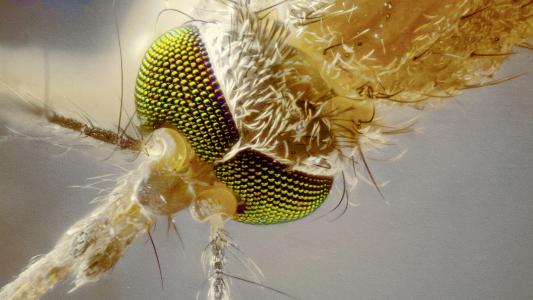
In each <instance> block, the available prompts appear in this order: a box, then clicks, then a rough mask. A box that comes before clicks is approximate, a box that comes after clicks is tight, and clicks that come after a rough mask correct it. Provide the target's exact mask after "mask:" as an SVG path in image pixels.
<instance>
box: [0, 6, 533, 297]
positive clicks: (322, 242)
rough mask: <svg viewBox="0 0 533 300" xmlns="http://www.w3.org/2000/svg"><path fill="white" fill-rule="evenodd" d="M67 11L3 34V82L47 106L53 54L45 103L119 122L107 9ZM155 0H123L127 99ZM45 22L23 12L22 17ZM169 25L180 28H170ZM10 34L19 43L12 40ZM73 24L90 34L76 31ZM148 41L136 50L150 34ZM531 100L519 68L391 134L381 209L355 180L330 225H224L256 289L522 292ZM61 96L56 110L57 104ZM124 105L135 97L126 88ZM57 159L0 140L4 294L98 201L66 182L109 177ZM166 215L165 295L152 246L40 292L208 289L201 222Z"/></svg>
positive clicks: (529, 83) (80, 162)
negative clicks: (254, 271) (251, 267)
mask: <svg viewBox="0 0 533 300" xmlns="http://www.w3.org/2000/svg"><path fill="white" fill-rule="evenodd" d="M12 2H13V1H7V0H0V3H1V4H2V6H1V7H0V8H2V9H0V11H1V13H0V17H2V18H3V20H5V19H6V18H5V14H6V13H7V12H8V11H7V10H5V9H3V8H5V7H9V8H10V9H12V10H11V12H10V13H11V14H14V15H16V14H21V13H22V12H21V11H20V10H18V9H17V8H13V6H10V4H9V3H12ZM86 2H90V3H88V4H87V3H86ZM73 3H77V4H79V5H80V7H84V8H83V9H84V13H83V14H82V15H80V16H78V17H77V19H72V20H71V19H69V17H68V16H69V14H68V13H65V14H63V15H59V16H57V15H56V16H55V17H54V19H55V20H56V22H59V21H60V22H64V24H63V25H68V24H70V23H77V22H81V23H83V24H84V26H83V28H78V27H76V26H74V27H72V26H58V27H53V26H49V27H47V28H48V29H47V31H46V32H42V31H43V30H44V29H42V26H37V25H35V24H34V25H32V26H30V25H27V26H30V27H31V28H29V27H25V26H22V25H20V24H19V26H15V25H13V24H11V25H9V24H8V25H5V24H4V25H2V26H0V31H1V32H2V34H0V37H2V38H3V39H2V40H0V62H1V63H2V64H0V79H1V80H2V81H3V82H5V83H8V84H9V85H10V86H12V87H14V88H15V89H17V90H18V91H21V90H22V91H26V92H31V93H32V94H33V95H35V96H37V97H38V98H45V95H46V92H44V83H43V78H44V77H45V74H46V73H45V71H44V69H43V60H42V56H39V55H38V54H39V53H42V50H41V49H42V45H47V48H48V51H49V52H48V55H49V56H50V57H51V59H50V61H49V64H50V66H51V68H50V69H51V70H49V72H51V73H52V75H53V76H52V77H53V80H52V82H51V87H50V88H49V91H48V96H49V97H50V98H51V99H53V100H52V102H53V103H52V104H53V105H54V107H58V108H65V107H66V106H68V105H71V104H68V105H67V104H65V103H71V102H76V103H77V104H76V105H79V106H84V107H83V110H91V109H94V110H95V111H99V110H100V111H101V110H102V109H103V108H102V107H104V108H105V110H106V113H107V114H108V115H110V116H112V115H116V112H117V111H118V108H116V109H115V108H113V107H112V106H113V105H115V106H117V105H116V103H117V100H116V99H118V96H117V95H118V91H119V86H120V84H119V81H118V75H119V71H117V70H119V69H118V66H117V65H118V64H117V59H116V58H117V48H116V39H115V37H113V34H114V31H113V30H114V29H113V26H112V25H113V21H112V20H113V19H112V13H111V11H110V5H109V2H107V1H76V2H73ZM163 5H164V3H163V2H162V3H159V4H158V5H152V6H149V7H147V5H142V4H140V1H135V2H132V3H131V5H128V4H126V3H122V5H119V9H118V12H119V20H120V22H119V23H120V24H121V32H124V35H123V38H124V45H125V48H127V49H128V50H127V51H124V52H125V53H126V54H125V58H126V62H125V63H126V64H125V70H126V71H127V72H126V73H127V74H128V75H126V89H125V90H126V91H127V90H128V89H131V87H132V85H133V79H134V78H135V72H136V71H135V68H136V65H137V64H138V61H139V59H140V55H142V51H141V50H139V51H138V50H136V49H137V48H138V49H143V47H146V46H137V48H135V45H146V42H145V43H144V44H143V43H140V42H139V41H137V40H135V37H136V36H137V35H136V34H135V32H136V30H138V31H139V32H141V33H143V32H144V33H147V32H148V33H150V32H151V31H152V30H153V22H154V18H155V15H157V11H158V10H159V9H161V8H162V7H163ZM169 5H171V6H172V5H174V7H176V6H178V5H179V3H177V2H176V3H172V2H170V4H169ZM182 5H183V4H182ZM87 7H88V8H87ZM141 12H142V13H141ZM26 13H27V12H26ZM20 16H21V17H22V15H20ZM94 16H100V17H99V19H97V18H93V17H94ZM173 17H175V16H173ZM80 18H81V19H80ZM84 18H85V19H84ZM43 20H46V18H39V19H36V18H34V16H29V17H28V16H27V22H24V24H32V22H35V23H39V22H43ZM58 20H59V21H58ZM131 20H135V22H131ZM143 22H144V23H143ZM172 22H176V23H178V24H179V22H180V21H179V20H178V19H177V18H174V19H173V20H171V21H169V22H167V23H168V24H170V25H172ZM163 23H165V22H163ZM165 24H166V23H165ZM168 24H167V25H161V26H160V27H161V28H160V29H159V31H164V29H165V26H170V25H168ZM9 26H11V27H9ZM50 28H51V29H50ZM92 28H95V29H94V30H92ZM17 30H19V31H18V32H19V33H21V34H24V35H25V36H26V37H27V39H23V38H20V35H15V36H18V37H19V39H20V40H17V38H14V37H13V36H14V35H13V32H16V31H17ZM62 30H64V31H66V33H65V32H62ZM80 30H84V31H83V32H84V33H83V34H81V33H80V35H77V34H76V31H78V32H80ZM6 31H9V32H11V35H7V34H6ZM148 33H147V34H146V36H145V37H144V40H145V41H149V40H150V38H149V36H150V34H148ZM139 35H142V34H139ZM6 36H8V37H9V38H5V37H6ZM43 36H46V37H49V38H42V37H43ZM52 37H53V38H52ZM4 38H5V39H4ZM86 39H90V40H93V41H94V42H91V43H86ZM84 43H86V44H84ZM130 46H131V47H130ZM132 49H133V50H132ZM139 53H141V54H139ZM81 57H83V58H84V59H83V60H80V58H81ZM30 62H31V63H30ZM89 65H90V66H89ZM532 65H533V59H532V57H531V52H530V53H525V54H520V55H516V56H515V57H514V58H513V59H512V60H511V61H510V62H508V64H506V66H505V68H504V70H503V71H502V72H500V73H499V76H500V77H501V76H505V75H507V74H518V73H522V72H523V71H530V69H531V66H532ZM2 66H3V67H2ZM0 90H2V94H1V95H2V96H0V97H1V98H0V103H2V102H4V103H7V102H8V101H10V100H12V98H14V96H13V95H12V94H10V93H9V92H7V91H6V89H5V88H4V89H2V88H0ZM80 90H81V92H80ZM83 91H90V92H88V93H84V92H83ZM531 95H533V75H532V74H531V73H528V74H526V75H523V76H521V77H519V78H517V79H514V80H512V81H510V82H506V83H503V84H500V85H497V86H495V87H487V88H483V89H478V90H472V91H467V92H465V93H464V94H463V95H461V96H460V97H457V98H455V99H454V100H450V101H449V102H448V103H447V104H446V105H444V106H442V107H439V108H438V109H429V110H426V111H425V112H423V113H422V114H421V118H420V120H419V122H418V123H417V128H422V129H423V131H424V132H423V133H421V134H414V133H413V134H408V135H402V136H398V137H397V141H398V142H397V144H398V145H399V146H398V147H400V148H406V149H408V152H407V153H406V154H405V155H404V156H403V158H402V159H400V160H398V161H395V162H380V161H371V162H370V163H371V168H372V170H373V172H374V175H375V176H376V177H377V178H378V179H379V180H380V181H382V182H383V181H387V180H390V183H389V184H388V185H386V187H384V188H383V192H384V194H385V200H383V199H381V198H380V197H379V195H378V194H377V192H376V191H375V190H374V189H373V188H372V187H371V186H368V185H366V184H364V183H361V184H360V185H359V186H358V187H357V189H356V190H354V191H353V192H351V194H350V199H351V201H352V202H353V203H354V204H355V205H354V206H350V208H349V210H348V212H347V213H346V214H345V215H344V216H343V217H341V218H340V219H339V220H336V221H333V222H328V220H331V219H334V217H335V216H336V214H337V213H340V211H337V212H335V213H333V214H331V215H330V216H328V217H325V218H322V219H320V220H315V218H314V217H311V218H308V219H305V220H302V221H300V222H295V223H290V224H283V225H275V226H250V225H244V224H239V223H230V224H229V225H228V231H229V232H230V233H231V235H232V237H233V238H234V240H235V241H237V243H238V244H239V246H240V248H241V249H242V251H244V252H245V254H246V255H248V256H249V257H251V258H253V260H254V261H255V262H256V263H257V265H259V267H260V268H261V269H262V271H263V272H264V274H265V277H266V279H265V280H264V283H265V284H267V285H269V286H272V287H274V288H276V289H279V290H282V291H284V292H286V293H289V294H291V295H293V296H295V297H297V298H299V299H532V298H533V250H532V249H533V196H532V195H533V156H532V152H533V101H531V100H532V99H531V98H532V96H531ZM66 98H68V101H66V102H64V103H63V102H60V100H58V99H63V100H64V99H66ZM73 99H74V100H73ZM93 100H94V101H95V102H96V103H103V104H101V105H100V104H94V103H95V102H91V101H93ZM98 101H100V102H98ZM102 101H103V102H102ZM106 101H107V102H106ZM126 101H127V102H128V103H131V96H130V95H126ZM87 103H89V104H87ZM87 107H88V108H87ZM68 109H71V108H68ZM4 113H5V111H4ZM89 114H91V116H94V112H92V111H90V112H89ZM104 114H105V113H104ZM100 116H101V115H98V116H96V117H95V118H96V119H99V118H100ZM101 118H102V120H104V119H105V118H104V117H101ZM8 119H9V120H8ZM12 119H13V116H12V115H11V116H10V118H8V117H5V118H4V119H2V120H3V121H2V122H3V123H4V125H6V124H7V125H9V126H11V127H13V126H18V127H19V128H22V129H23V130H25V131H24V132H26V133H31V132H32V131H33V130H36V131H37V129H36V128H35V127H32V125H35V124H27V123H25V121H24V120H22V119H20V120H18V122H17V118H15V121H13V120H12ZM115 121H116V118H115V119H113V121H112V122H115ZM102 123H105V120H104V121H102ZM5 134H7V131H6V129H5V128H2V129H0V135H5ZM81 150H83V149H81ZM103 151H104V152H105V151H108V150H105V149H104V150H103ZM62 152H63V149H61V148H58V147H55V146H51V145H49V144H47V143H43V142H39V141H32V140H28V139H20V138H18V139H17V138H10V139H8V140H7V141H4V142H1V143H0V153H1V154H0V155H1V158H2V159H0V179H1V180H0V266H1V267H0V285H3V284H5V283H7V282H9V281H10V279H12V278H13V276H15V275H16V274H18V272H19V271H21V269H22V268H23V267H24V266H25V265H26V264H27V262H28V260H29V259H30V258H31V257H33V256H34V255H37V254H42V253H45V252H47V251H48V250H49V249H50V248H51V247H52V246H53V244H54V243H55V241H56V239H57V238H58V237H59V235H60V234H61V233H62V232H63V231H64V230H65V229H66V228H67V227H68V226H70V225H71V224H72V223H74V222H75V221H76V220H77V219H79V218H80V217H82V216H84V215H85V214H87V213H88V212H89V211H90V210H91V209H92V208H94V205H93V204H90V203H89V202H90V201H91V199H92V198H93V197H95V196H96V192H95V191H91V190H82V189H79V188H70V186H72V185H83V184H85V183H87V181H86V178H88V177H92V176H98V175H102V174H107V173H115V172H117V170H118V169H117V168H116V167H113V166H110V164H109V161H106V160H102V159H101V158H96V157H95V156H94V155H91V154H86V153H84V151H76V150H74V151H70V152H67V153H66V154H61V153H62ZM339 194H340V193H338V191H336V192H333V193H332V195H331V196H330V198H329V201H328V202H327V203H326V204H325V205H324V207H322V208H321V209H320V211H319V212H317V213H316V215H322V214H325V213H327V211H329V209H330V208H331V207H333V206H334V205H335V204H336V201H337V199H338V197H339ZM175 220H176V223H177V225H178V227H179V229H180V231H181V234H182V236H183V240H184V246H185V251H183V250H182V248H181V246H180V243H179V241H178V239H177V237H176V235H175V234H173V233H172V232H170V233H168V234H167V231H166V221H165V220H161V221H160V222H159V225H158V228H157V230H156V232H155V234H154V238H155V241H156V244H157V248H158V250H159V255H160V259H161V262H162V268H163V275H164V280H165V281H164V283H165V287H164V289H161V285H160V282H159V275H158V271H157V266H156V263H155V258H154V255H153V252H152V249H151V246H150V244H149V243H147V242H146V239H145V238H144V237H143V238H140V239H139V240H137V241H136V242H135V243H134V244H133V245H132V246H131V248H130V249H129V250H128V251H127V253H126V255H125V256H124V258H123V259H122V260H121V261H120V262H119V263H118V265H117V266H116V268H115V269H114V270H113V271H112V272H111V273H110V274H109V275H108V276H106V277H105V278H104V279H102V280H100V281H99V282H97V283H93V284H89V285H87V286H84V287H82V288H81V289H79V290H77V291H75V292H73V293H70V294H68V290H69V289H70V288H71V285H70V284H69V283H64V284H62V285H60V286H59V287H57V288H56V289H55V290H54V291H53V292H51V293H49V294H47V295H46V296H45V297H44V299H48V300H50V299H193V298H194V297H195V295H196V292H197V290H198V289H199V287H200V286H201V284H202V281H203V280H204V279H203V278H204V277H203V275H202V272H201V265H200V253H201V251H202V249H203V248H204V247H205V245H206V243H207V236H208V228H207V227H206V226H205V225H203V224H198V223H196V222H194V221H193V220H192V219H191V217H190V216H189V214H188V212H182V213H179V214H177V215H176V216H175ZM232 265H237V263H235V262H232ZM237 271H238V270H237ZM237 271H236V272H237ZM248 277H249V276H248ZM233 290H234V291H235V292H236V293H237V294H238V296H239V298H238V299H286V298H284V297H282V296H279V295H276V294H274V293H272V292H268V291H264V290H262V289H260V288H257V287H250V286H249V285H246V284H243V283H235V285H234V287H233Z"/></svg>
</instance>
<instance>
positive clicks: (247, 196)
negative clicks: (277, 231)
mask: <svg viewBox="0 0 533 300" xmlns="http://www.w3.org/2000/svg"><path fill="white" fill-rule="evenodd" d="M215 172H216V175H217V178H218V179H219V180H220V181H222V182H224V183H225V184H226V185H227V186H228V187H229V188H231V189H233V191H234V192H235V193H236V194H237V195H238V196H239V197H240V201H239V206H238V208H237V215H236V216H235V219H236V220H237V221H240V222H243V223H250V224H276V223H284V222H290V221H294V220H298V219H301V218H303V217H305V216H307V215H309V214H310V213H312V212H313V211H314V210H315V209H317V208H318V207H319V206H320V205H321V204H322V203H323V202H324V200H326V198H327V196H328V194H329V191H330V189H331V186H332V184H333V179H332V178H331V177H319V176H313V175H309V174H306V173H302V172H298V171H291V170H289V169H288V167H287V166H285V165H283V164H281V163H279V162H277V161H275V160H274V159H272V158H271V157H269V156H267V155H264V154H262V153H260V152H257V151H254V150H250V149H245V150H243V151H241V152H239V153H238V154H237V155H236V156H235V157H233V158H232V159H230V160H228V161H224V162H222V163H219V164H217V165H216V166H215Z"/></svg>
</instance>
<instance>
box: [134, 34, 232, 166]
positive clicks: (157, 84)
mask: <svg viewBox="0 0 533 300" xmlns="http://www.w3.org/2000/svg"><path fill="white" fill-rule="evenodd" d="M135 99H136V106H137V112H138V113H139V116H140V118H141V122H142V125H143V126H145V127H151V128H157V127H160V126H162V125H164V124H165V123H170V124H173V125H175V126H176V127H177V129H179V130H180V131H181V132H182V133H183V134H184V135H185V136H186V137H187V139H188V140H189V142H190V143H191V145H192V147H193V149H194V150H195V152H196V153H197V154H198V155H199V156H200V158H202V159H203V160H205V161H214V160H217V159H220V158H222V157H223V156H224V154H226V153H227V152H228V151H229V149H230V148H231V146H232V145H233V144H235V143H236V142H237V140H238V139H239V133H238V131H237V127H236V126H235V122H234V121H233V117H232V115H231V113H230V111H229V109H228V106H227V104H226V100H225V99H224V95H223V94H222V91H221V90H220V87H219V85H218V83H217V80H216V78H215V75H214V72H213V70H212V68H211V64H210V62H209V57H208V55H207V51H206V49H205V46H204V44H203V42H202V40H201V38H200V34H199V32H198V29H197V28H195V27H192V26H191V27H180V28H176V29H173V30H170V31H168V32H166V33H165V34H163V35H162V36H161V37H159V38H158V39H157V40H156V41H155V42H154V43H153V44H152V46H151V47H150V49H148V51H147V53H146V55H145V57H144V60H143V62H142V65H141V69H140V72H139V75H138V77H137V85H136V87H135Z"/></svg>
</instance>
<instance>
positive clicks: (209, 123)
mask: <svg viewBox="0 0 533 300" xmlns="http://www.w3.org/2000/svg"><path fill="white" fill-rule="evenodd" d="M135 99H136V106H137V112H138V114H139V116H140V118H141V122H142V125H143V126H146V127H151V128H157V127H160V126H162V125H164V124H168V123H170V124H174V126H176V128H177V129H178V130H180V131H181V132H182V133H183V134H184V135H185V136H186V137H187V139H188V140H189V143H190V144H191V146H192V147H193V149H194V150H195V152H196V153H197V154H198V155H199V157H200V158H201V159H202V160H204V161H208V162H216V161H217V160H219V159H221V158H222V157H223V156H224V155H225V154H226V153H227V152H228V151H229V150H230V149H231V147H232V146H233V145H234V144H235V143H236V142H237V140H238V139H239V132H238V130H237V126H236V125H235V122H234V120H233V117H232V115H231V113H230V111H229V108H228V106H227V104H226V100H225V98H224V95H223V94H222V91H221V90H220V87H219V85H218V83H217V81H216V78H215V76H214V72H213V70H212V68H211V64H210V62H209V57H208V54H207V51H206V49H205V46H204V44H203V42H202V40H201V37H200V33H199V32H198V29H197V28H195V27H192V26H191V27H180V28H176V29H173V30H170V31H168V32H166V33H165V34H164V35H162V36H161V37H159V38H158V39H157V40H156V41H155V42H154V43H153V44H152V46H151V47H150V49H148V51H147V53H146V55H145V58H144V60H143V62H142V65H141V69H140V72H139V75H138V78H137V85H136V87H135ZM215 173H216V176H217V178H218V179H219V180H220V181H221V182H224V183H225V184H226V185H227V186H228V187H229V188H231V189H233V191H234V192H235V194H236V195H237V196H238V198H239V201H240V202H239V203H240V204H239V206H238V210H237V214H236V215H235V217H234V218H235V220H236V221H240V222H243V223H250V224H276V223H283V222H289V221H294V220H297V219H300V218H303V217H305V216H307V215H309V214H310V213H311V212H313V211H314V210H315V209H317V208H318V207H319V206H320V205H321V204H322V203H323V202H324V200H325V199H326V198H327V196H328V194H329V191H330V189H331V186H332V183H333V179H332V178H330V177H319V176H313V175H309V174H305V173H302V172H297V171H291V170H289V169H288V167H287V166H285V165H283V164H281V163H279V162H277V161H276V160H274V159H272V158H271V157H269V156H266V155H264V154H261V153H260V152H257V151H254V150H249V149H246V150H242V151H240V152H239V153H238V154H237V155H236V156H235V157H233V158H231V159H229V160H227V161H223V162H220V163H217V164H216V165H215Z"/></svg>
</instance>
